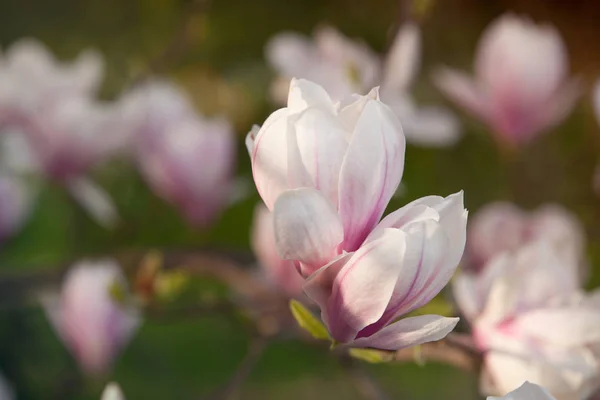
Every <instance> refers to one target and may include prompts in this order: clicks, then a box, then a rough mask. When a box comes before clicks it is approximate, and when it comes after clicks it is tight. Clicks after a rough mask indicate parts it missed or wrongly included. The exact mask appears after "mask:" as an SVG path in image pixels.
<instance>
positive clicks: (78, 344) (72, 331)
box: [43, 260, 140, 375]
mask: <svg viewBox="0 0 600 400" xmlns="http://www.w3.org/2000/svg"><path fill="white" fill-rule="evenodd" d="M126 284H127V283H126V281H125V277H124V276H123V273H122V272H121V270H120V268H119V266H118V265H117V264H116V263H115V262H114V261H112V260H101V261H96V262H91V261H82V262H80V263H78V264H76V265H74V266H73V267H72V268H71V269H70V270H69V272H68V273H67V275H66V277H65V281H64V283H63V286H62V290H61V292H60V295H59V296H56V297H46V298H44V299H43V304H44V307H45V309H46V313H47V315H48V318H49V320H50V322H51V323H52V325H53V326H54V328H55V329H56V331H57V333H58V335H59V336H60V338H61V339H62V341H63V342H64V344H65V346H66V347H67V348H68V349H69V351H70V352H71V353H72V354H73V356H74V357H75V359H76V360H77V362H78V363H79V365H80V366H81V368H82V369H83V370H84V371H85V372H86V373H88V374H93V375H96V374H102V373H105V372H107V370H108V369H109V368H110V366H111V364H112V363H113V361H114V360H115V358H116V357H117V355H118V353H119V352H120V351H121V350H122V348H123V347H124V346H125V345H126V344H127V342H129V340H130V339H131V337H132V336H133V334H134V332H135V331H136V330H137V327H138V325H139V324H140V314H139V311H138V310H137V308H136V307H135V306H133V305H132V303H131V299H130V298H129V296H128V291H127V287H126Z"/></svg>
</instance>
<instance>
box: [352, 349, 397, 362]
mask: <svg viewBox="0 0 600 400" xmlns="http://www.w3.org/2000/svg"><path fill="white" fill-rule="evenodd" d="M348 354H350V356H352V357H354V358H357V359H359V360H362V361H366V362H368V363H371V364H379V363H385V362H389V361H391V360H392V355H393V352H389V351H382V350H375V349H350V350H348Z"/></svg>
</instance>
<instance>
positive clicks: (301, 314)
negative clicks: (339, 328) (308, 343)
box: [290, 300, 330, 340]
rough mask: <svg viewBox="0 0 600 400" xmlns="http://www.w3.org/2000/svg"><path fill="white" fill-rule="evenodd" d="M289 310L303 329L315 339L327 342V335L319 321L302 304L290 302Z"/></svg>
mask: <svg viewBox="0 0 600 400" xmlns="http://www.w3.org/2000/svg"><path fill="white" fill-rule="evenodd" d="M290 310H291V311H292V315H293V316H294V318H296V321H298V325H300V326H301V327H302V328H303V329H305V330H306V331H307V332H308V333H310V334H311V335H312V336H313V337H314V338H315V339H324V340H329V339H330V337H329V333H328V332H327V329H326V328H325V326H324V325H323V323H322V322H321V321H319V319H318V318H317V317H315V316H314V315H313V314H312V313H311V312H310V311H308V309H307V308H306V307H304V305H303V304H302V303H300V302H299V301H297V300H290Z"/></svg>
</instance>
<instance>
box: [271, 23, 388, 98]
mask: <svg viewBox="0 0 600 400" xmlns="http://www.w3.org/2000/svg"><path fill="white" fill-rule="evenodd" d="M266 57H267V60H268V61H269V63H270V64H271V65H272V66H273V68H274V69H275V70H276V71H277V73H278V74H279V78H278V79H277V80H276V82H275V84H274V85H273V97H274V98H275V99H276V100H277V101H278V102H280V103H284V102H285V99H286V98H287V93H288V89H289V85H288V84H289V81H290V79H292V78H304V79H308V80H311V81H313V82H315V83H317V84H319V85H322V86H323V87H324V88H325V89H326V90H327V92H328V93H329V94H330V95H331V97H332V98H333V99H335V100H342V99H343V98H345V97H347V96H349V95H351V94H353V93H360V92H362V90H363V89H365V88H371V87H373V85H374V84H375V83H376V80H377V77H378V74H379V61H378V59H377V57H376V55H375V54H374V53H372V51H371V50H370V49H369V48H368V47H367V46H366V45H365V44H363V43H360V42H354V41H352V40H350V39H348V38H346V37H345V36H343V35H342V34H341V33H340V32H338V31H336V30H335V29H334V28H331V27H322V28H320V29H317V30H316V32H315V34H314V40H311V39H309V38H307V37H305V36H302V35H299V34H296V33H291V32H286V33H280V34H278V35H277V36H275V37H274V38H273V39H271V40H270V41H269V43H268V44H267V46H266Z"/></svg>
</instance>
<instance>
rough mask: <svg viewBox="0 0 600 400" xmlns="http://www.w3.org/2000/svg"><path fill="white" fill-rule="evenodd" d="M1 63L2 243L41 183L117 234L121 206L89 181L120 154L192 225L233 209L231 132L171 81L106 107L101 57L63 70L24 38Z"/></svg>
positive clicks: (88, 55) (153, 83) (86, 55)
mask: <svg viewBox="0 0 600 400" xmlns="http://www.w3.org/2000/svg"><path fill="white" fill-rule="evenodd" d="M1 61H2V62H1V63H0V133H1V135H0V152H1V154H0V155H1V159H2V164H1V165H0V204H1V205H2V207H0V209H1V210H2V211H1V212H2V215H1V218H0V221H1V223H0V235H1V236H2V237H7V236H10V235H11V234H13V233H15V232H16V231H17V230H18V229H19V228H20V227H21V226H22V225H23V223H24V222H25V221H26V219H27V215H28V214H29V212H30V210H31V206H32V204H33V197H34V195H35V193H36V190H35V188H36V186H37V185H36V181H39V179H36V178H40V177H41V178H44V179H47V180H50V181H52V182H55V183H58V184H60V185H62V186H63V187H65V188H66V189H67V190H68V191H69V193H71V195H72V196H73V197H74V198H75V199H76V200H77V201H78V202H79V203H80V204H81V205H82V206H83V207H84V208H86V209H87V211H88V212H89V213H90V215H91V216H92V217H93V218H95V219H96V220H97V221H98V222H99V223H101V224H102V225H104V226H107V227H112V226H113V225H114V224H115V223H116V222H117V219H118V217H117V212H116V210H115V206H114V204H113V202H112V201H111V199H110V197H109V195H108V194H107V193H106V192H105V191H104V190H102V189H101V188H100V187H99V186H98V185H97V184H95V183H94V182H93V180H92V179H91V178H90V177H89V176H88V174H89V172H90V171H91V169H92V168H93V167H95V166H96V165H98V164H101V163H103V162H105V161H107V160H108V159H110V158H112V157H115V156H118V155H122V156H128V157H130V158H131V159H132V160H133V161H134V162H135V163H136V165H138V166H139V169H140V171H141V174H142V175H143V177H144V178H145V179H146V180H147V182H148V184H149V185H150V186H151V187H152V188H153V189H154V191H155V192H156V193H157V194H158V195H159V196H161V197H163V198H164V199H166V200H167V201H169V202H171V203H173V204H174V205H176V206H178V207H179V208H180V209H181V211H182V213H183V214H184V215H185V216H186V217H187V219H188V220H189V221H190V222H191V223H194V224H206V223H208V222H210V221H211V220H213V219H214V218H215V217H216V215H218V211H219V210H220V209H221V208H222V205H223V204H226V203H227V198H228V196H229V194H230V189H231V187H232V186H231V177H232V175H233V167H234V160H235V140H234V136H233V132H232V128H231V127H230V125H229V124H228V123H227V122H226V121H224V120H222V119H207V118H204V117H202V116H201V115H199V114H198V113H197V112H196V111H195V110H194V107H193V105H192V103H191V101H190V100H189V99H188V98H187V97H186V95H185V94H184V93H183V92H182V91H181V90H180V89H179V88H178V87H177V86H176V85H174V84H173V83H170V82H166V81H162V80H158V79H151V80H148V81H146V82H144V83H142V84H139V85H137V86H136V87H134V88H133V89H130V90H128V91H126V92H125V93H123V94H122V96H121V97H120V98H119V99H117V100H115V101H100V100H98V99H97V91H98V87H99V86H100V84H101V80H102V75H103V73H102V72H103V61H102V58H101V57H100V55H99V54H98V53H97V52H95V51H85V52H82V53H81V54H80V55H79V56H78V58H77V59H76V60H74V61H73V62H72V63H70V64H64V63H60V62H58V61H56V60H55V59H54V57H53V56H52V54H50V53H49V52H48V50H47V49H46V48H45V47H44V46H43V45H42V44H41V43H40V42H37V41H34V40H32V39H24V40H21V41H18V42H17V43H15V44H13V45H12V46H11V47H10V48H9V49H8V50H7V51H6V52H5V54H4V55H3V57H2V60H1ZM198 171H202V173H198Z"/></svg>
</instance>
